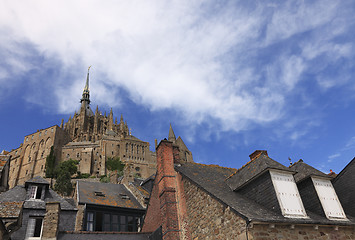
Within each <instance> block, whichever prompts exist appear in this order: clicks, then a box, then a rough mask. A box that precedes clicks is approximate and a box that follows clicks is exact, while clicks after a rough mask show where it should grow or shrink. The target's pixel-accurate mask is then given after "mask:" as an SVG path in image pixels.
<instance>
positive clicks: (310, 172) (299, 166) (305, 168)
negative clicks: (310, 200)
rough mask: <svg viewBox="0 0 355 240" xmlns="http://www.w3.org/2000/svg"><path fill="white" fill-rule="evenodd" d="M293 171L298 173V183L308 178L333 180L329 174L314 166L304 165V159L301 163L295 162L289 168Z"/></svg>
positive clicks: (296, 178) (296, 177) (295, 176)
mask: <svg viewBox="0 0 355 240" xmlns="http://www.w3.org/2000/svg"><path fill="white" fill-rule="evenodd" d="M289 168H290V169H291V170H293V171H296V172H297V173H296V174H295V175H294V178H295V181H296V183H298V182H300V181H302V180H305V179H306V178H308V177H311V176H317V177H323V178H328V179H332V178H331V177H330V176H328V175H327V174H325V173H323V172H321V171H319V170H318V169H315V168H314V167H312V166H309V165H308V164H307V163H304V162H303V160H302V159H300V160H299V161H297V162H295V163H294V164H292V165H291V166H290V167H289Z"/></svg>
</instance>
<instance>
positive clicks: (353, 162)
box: [333, 158, 355, 183]
mask: <svg viewBox="0 0 355 240" xmlns="http://www.w3.org/2000/svg"><path fill="white" fill-rule="evenodd" d="M353 166H355V158H353V159H352V160H351V161H350V162H349V163H348V164H347V165H346V166H345V167H344V168H343V170H341V172H340V173H339V174H338V175H337V176H336V177H335V178H334V179H333V183H335V182H337V181H338V180H339V179H340V178H342V176H343V175H346V173H347V172H349V173H350V175H351V176H353V179H354V178H355V177H354V176H355V175H354V174H352V172H354V170H353V169H354V168H353ZM349 180H350V179H349Z"/></svg>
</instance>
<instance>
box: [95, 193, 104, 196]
mask: <svg viewBox="0 0 355 240" xmlns="http://www.w3.org/2000/svg"><path fill="white" fill-rule="evenodd" d="M95 196H99V197H105V194H104V193H103V192H95Z"/></svg>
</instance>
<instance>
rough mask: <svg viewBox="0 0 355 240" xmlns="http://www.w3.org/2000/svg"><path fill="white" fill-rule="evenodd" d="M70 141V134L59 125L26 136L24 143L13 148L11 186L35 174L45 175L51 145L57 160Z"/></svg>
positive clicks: (22, 182) (10, 173) (21, 182)
mask: <svg viewBox="0 0 355 240" xmlns="http://www.w3.org/2000/svg"><path fill="white" fill-rule="evenodd" d="M68 141H69V136H68V135H67V134H66V133H65V132H64V131H63V130H62V129H61V128H59V127H58V126H57V125H55V126H52V127H49V128H46V129H41V130H38V131H37V132H35V133H32V134H29V135H27V136H25V138H24V141H23V143H22V144H21V146H20V147H19V148H17V149H14V150H12V151H11V152H10V153H9V155H11V161H10V172H9V187H10V188H13V187H14V186H16V185H19V184H24V182H25V181H27V180H29V179H31V178H33V177H34V176H42V177H43V176H44V171H45V164H46V157H47V156H48V155H49V153H50V150H51V147H52V146H54V152H55V155H56V156H57V160H58V159H60V158H61V147H62V146H63V145H64V144H66V143H67V142H68Z"/></svg>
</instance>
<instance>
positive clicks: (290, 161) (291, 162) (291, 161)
mask: <svg viewBox="0 0 355 240" xmlns="http://www.w3.org/2000/svg"><path fill="white" fill-rule="evenodd" d="M288 160H289V161H290V166H291V165H292V160H291V158H290V157H288Z"/></svg>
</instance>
